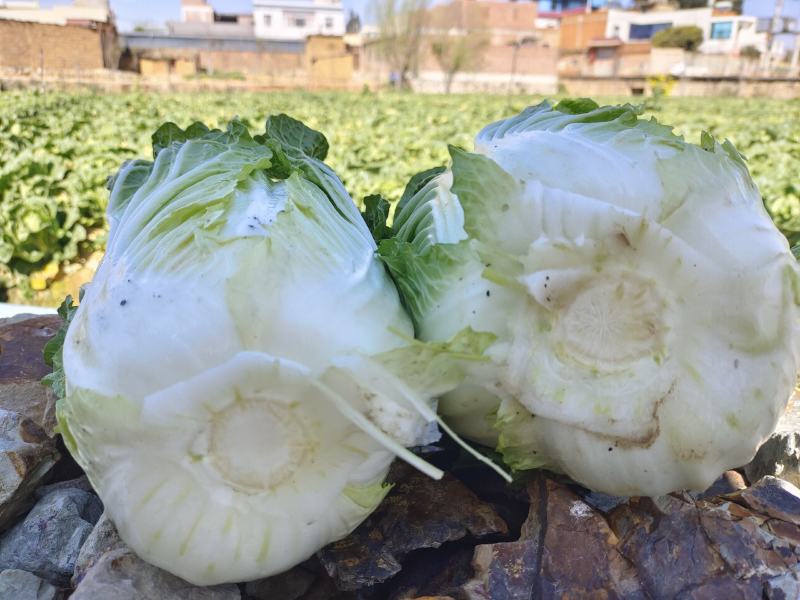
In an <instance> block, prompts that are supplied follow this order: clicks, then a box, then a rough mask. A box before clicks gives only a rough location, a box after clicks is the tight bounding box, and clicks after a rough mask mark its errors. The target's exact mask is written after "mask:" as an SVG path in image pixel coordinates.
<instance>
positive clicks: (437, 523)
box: [318, 468, 508, 590]
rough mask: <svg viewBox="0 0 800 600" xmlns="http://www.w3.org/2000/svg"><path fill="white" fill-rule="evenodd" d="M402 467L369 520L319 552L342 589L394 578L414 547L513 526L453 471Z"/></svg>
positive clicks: (502, 530)
mask: <svg viewBox="0 0 800 600" xmlns="http://www.w3.org/2000/svg"><path fill="white" fill-rule="evenodd" d="M401 471H402V474H401V475H400V476H399V480H398V481H397V482H396V484H395V487H394V488H393V489H392V491H391V492H390V493H389V494H388V495H387V496H386V498H385V499H384V501H383V502H382V503H381V505H380V506H379V507H378V509H377V510H376V511H375V512H374V513H373V514H372V515H371V516H370V517H369V518H368V519H367V520H366V521H365V522H364V523H362V524H361V525H360V526H359V527H358V528H357V529H356V530H355V531H354V532H353V533H352V534H350V535H349V536H348V537H346V538H344V539H343V540H340V541H338V542H334V543H333V544H330V545H328V546H326V547H325V548H323V549H322V550H320V551H319V553H318V557H319V559H320V561H321V562H322V565H323V566H324V567H325V569H326V570H327V572H328V573H329V574H330V576H331V577H333V579H334V581H335V582H336V585H337V587H338V588H339V589H340V590H356V589H359V588H362V587H365V586H370V585H374V584H377V583H380V582H382V581H385V580H387V579H389V578H390V577H392V576H393V575H395V574H396V573H398V572H399V571H400V569H401V565H400V561H401V560H402V559H403V557H404V556H405V555H407V554H408V553H410V552H412V551H414V550H419V549H421V548H438V547H439V546H441V545H442V544H444V543H445V542H451V541H453V540H459V539H461V538H463V537H465V536H467V535H472V536H473V537H475V538H480V537H483V536H487V535H491V534H498V533H501V534H502V533H506V532H507V531H508V529H507V526H506V524H505V522H504V521H503V520H502V519H501V518H500V517H499V516H498V514H497V513H496V512H495V510H494V509H493V508H492V507H491V505H489V504H487V503H485V502H483V501H481V500H480V499H479V498H478V497H477V496H476V495H475V494H474V493H473V492H471V491H470V490H469V489H468V488H467V487H466V486H464V485H463V484H462V483H461V482H459V481H458V480H457V479H455V478H454V477H453V476H452V475H449V474H445V476H444V478H443V479H441V480H440V481H434V480H432V479H430V478H429V477H426V476H425V475H423V474H421V473H418V472H416V471H411V470H410V469H405V468H402V469H401Z"/></svg>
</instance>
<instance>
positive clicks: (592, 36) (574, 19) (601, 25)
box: [559, 10, 608, 51]
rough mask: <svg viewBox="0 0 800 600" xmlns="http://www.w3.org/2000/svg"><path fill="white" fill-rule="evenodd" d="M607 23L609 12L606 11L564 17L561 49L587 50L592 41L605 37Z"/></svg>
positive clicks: (562, 20)
mask: <svg viewBox="0 0 800 600" xmlns="http://www.w3.org/2000/svg"><path fill="white" fill-rule="evenodd" d="M607 21H608V12H607V11H604V10H601V11H597V12H593V13H581V14H577V15H564V17H563V18H562V19H561V41H560V44H559V45H560V47H561V49H562V50H567V51H569V50H585V49H586V48H588V47H589V43H590V42H591V41H592V40H598V39H602V38H604V37H605V35H606V23H607Z"/></svg>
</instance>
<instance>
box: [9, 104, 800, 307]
mask: <svg viewBox="0 0 800 600" xmlns="http://www.w3.org/2000/svg"><path fill="white" fill-rule="evenodd" d="M540 100H541V98H535V97H528V96H514V97H511V98H510V99H509V98H506V97H505V96H418V95H401V94H394V93H385V94H384V93H382V94H374V93H363V94H361V93H349V94H348V93H325V94H311V93H303V92H281V93H269V94H265V93H236V94H222V93H201V94H198V93H193V94H144V93H128V94H116V95H96V94H91V93H88V92H85V93H53V92H48V93H38V92H17V91H14V92H3V93H0V300H1V299H3V298H4V297H9V296H10V297H11V298H12V299H17V300H19V299H31V298H36V297H37V296H38V298H39V299H40V300H41V299H42V298H45V300H44V301H45V302H46V301H48V300H47V299H46V296H42V295H41V293H40V292H41V291H42V289H43V288H45V287H47V286H48V285H49V284H50V283H52V281H54V280H58V278H59V277H60V276H61V274H62V273H63V271H64V268H65V267H68V265H70V264H72V263H77V262H79V261H81V260H82V259H83V258H85V257H87V256H89V255H90V254H91V253H92V252H95V251H97V250H101V249H102V248H103V244H104V239H105V223H104V218H103V213H104V209H105V202H106V198H107V191H106V188H105V184H106V180H107V178H108V177H109V176H110V175H112V174H114V172H115V171H116V169H117V168H118V167H119V166H120V164H121V163H122V162H123V161H125V160H127V159H131V158H134V157H139V156H145V157H147V156H149V155H150V152H151V150H150V148H151V144H150V135H151V134H152V132H153V131H154V130H155V129H156V128H157V127H158V126H159V125H160V124H161V123H162V122H164V121H175V122H176V123H178V124H179V125H181V126H187V125H188V124H190V123H191V122H192V121H195V120H202V121H204V122H205V123H206V124H208V125H212V126H221V125H224V124H225V123H226V122H227V121H228V119H229V118H231V117H232V116H239V117H240V118H241V119H242V120H243V121H244V123H245V124H246V125H248V127H250V129H251V130H259V129H261V128H262V127H263V122H264V120H265V118H266V117H267V115H269V114H273V113H279V112H285V113H288V114H290V115H292V116H294V117H296V118H298V119H300V120H302V121H304V122H305V123H306V124H307V125H309V126H310V127H312V128H315V129H318V130H320V131H322V132H323V133H325V134H326V135H327V136H328V140H329V142H330V146H331V151H330V154H329V156H328V162H329V164H330V165H331V166H332V167H333V168H334V169H335V171H336V172H337V173H338V174H339V175H340V176H341V177H342V179H343V180H344V183H345V185H346V186H347V188H348V189H349V191H350V192H351V194H352V195H353V197H354V198H356V200H359V201H360V199H361V198H363V197H364V196H366V195H368V194H372V193H382V194H384V195H385V196H386V197H388V198H390V199H397V198H398V197H399V195H400V193H401V191H402V189H403V186H404V185H405V182H406V180H407V179H408V178H409V177H410V176H411V175H413V174H414V173H416V172H418V171H420V170H422V169H425V168H428V167H431V166H434V165H438V164H443V163H444V162H446V161H447V157H448V155H447V144H448V143H451V144H455V145H459V146H463V147H466V148H471V143H472V142H471V140H472V136H473V135H474V134H475V133H476V132H477V131H478V130H479V129H480V128H481V127H482V126H483V125H485V124H487V123H489V122H490V121H493V120H495V119H498V118H501V117H504V116H508V115H511V114H513V113H515V112H518V111H519V110H520V109H522V108H524V107H525V106H526V105H528V104H532V103H536V102H539V101H540ZM598 100H600V101H601V102H606V103H607V102H612V101H614V100H615V99H610V98H603V99H598ZM644 110H645V112H646V114H652V115H653V116H655V117H656V118H658V120H659V121H661V122H663V123H667V124H671V125H674V126H675V128H676V131H677V132H678V133H680V134H683V135H684V136H685V137H686V138H687V139H688V140H690V141H699V138H700V133H701V131H703V130H708V131H709V132H710V133H712V134H713V135H714V136H716V137H718V138H729V139H730V140H731V141H732V142H733V143H734V144H735V145H736V147H737V148H738V149H739V151H740V152H742V154H744V155H745V157H746V158H747V159H748V162H749V166H750V169H751V172H752V174H753V176H754V178H755V180H756V182H757V183H758V185H759V186H760V188H761V191H762V194H763V196H764V199H765V202H766V205H767V208H768V209H769V210H770V212H771V213H772V215H773V217H774V219H775V221H776V223H777V224H778V226H779V227H780V228H781V229H782V230H783V231H784V233H785V234H786V235H787V236H788V237H790V239H791V240H792V241H793V242H795V241H798V240H800V181H799V180H798V177H797V174H798V171H800V100H793V101H780V100H768V99H737V98H714V99H709V98H691V99H685V98H684V99H678V98H665V99H660V100H658V101H653V100H646V101H645V104H644Z"/></svg>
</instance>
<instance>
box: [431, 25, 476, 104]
mask: <svg viewBox="0 0 800 600" xmlns="http://www.w3.org/2000/svg"><path fill="white" fill-rule="evenodd" d="M488 45H489V37H488V36H487V35H486V33H485V32H483V31H480V30H472V31H460V32H459V31H456V32H451V33H446V34H442V35H439V36H437V37H436V38H434V40H433V41H432V42H431V52H432V53H433V56H434V57H435V58H436V62H437V63H439V67H440V68H441V69H442V73H444V91H445V93H446V94H449V93H450V89H451V88H452V86H453V79H455V76H456V75H457V74H458V73H461V72H462V71H468V70H470V69H474V68H476V67H479V66H480V64H481V63H482V62H483V54H484V51H485V50H486V47H487V46H488Z"/></svg>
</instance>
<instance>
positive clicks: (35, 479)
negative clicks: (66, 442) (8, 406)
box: [0, 409, 59, 531]
mask: <svg viewBox="0 0 800 600" xmlns="http://www.w3.org/2000/svg"><path fill="white" fill-rule="evenodd" d="M58 458H59V453H58V451H57V450H56V446H55V441H54V440H53V439H51V438H50V437H48V436H47V434H46V433H45V432H44V431H43V430H42V429H41V427H39V426H38V425H37V424H36V423H34V422H33V421H31V420H30V419H27V418H25V417H23V416H22V415H19V414H17V413H14V412H11V411H8V410H3V409H0V531H2V530H3V529H5V528H6V527H7V526H8V525H9V524H10V523H11V522H12V520H13V519H14V518H15V517H16V516H17V515H19V514H20V513H21V512H23V511H24V510H25V509H27V508H28V506H29V505H30V503H31V502H32V500H31V499H30V496H31V493H32V492H33V490H34V488H35V487H36V486H37V485H39V483H40V482H41V481H42V479H43V478H44V477H45V475H47V473H48V472H49V471H50V469H51V468H52V467H53V465H55V464H56V462H57V461H58Z"/></svg>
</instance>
